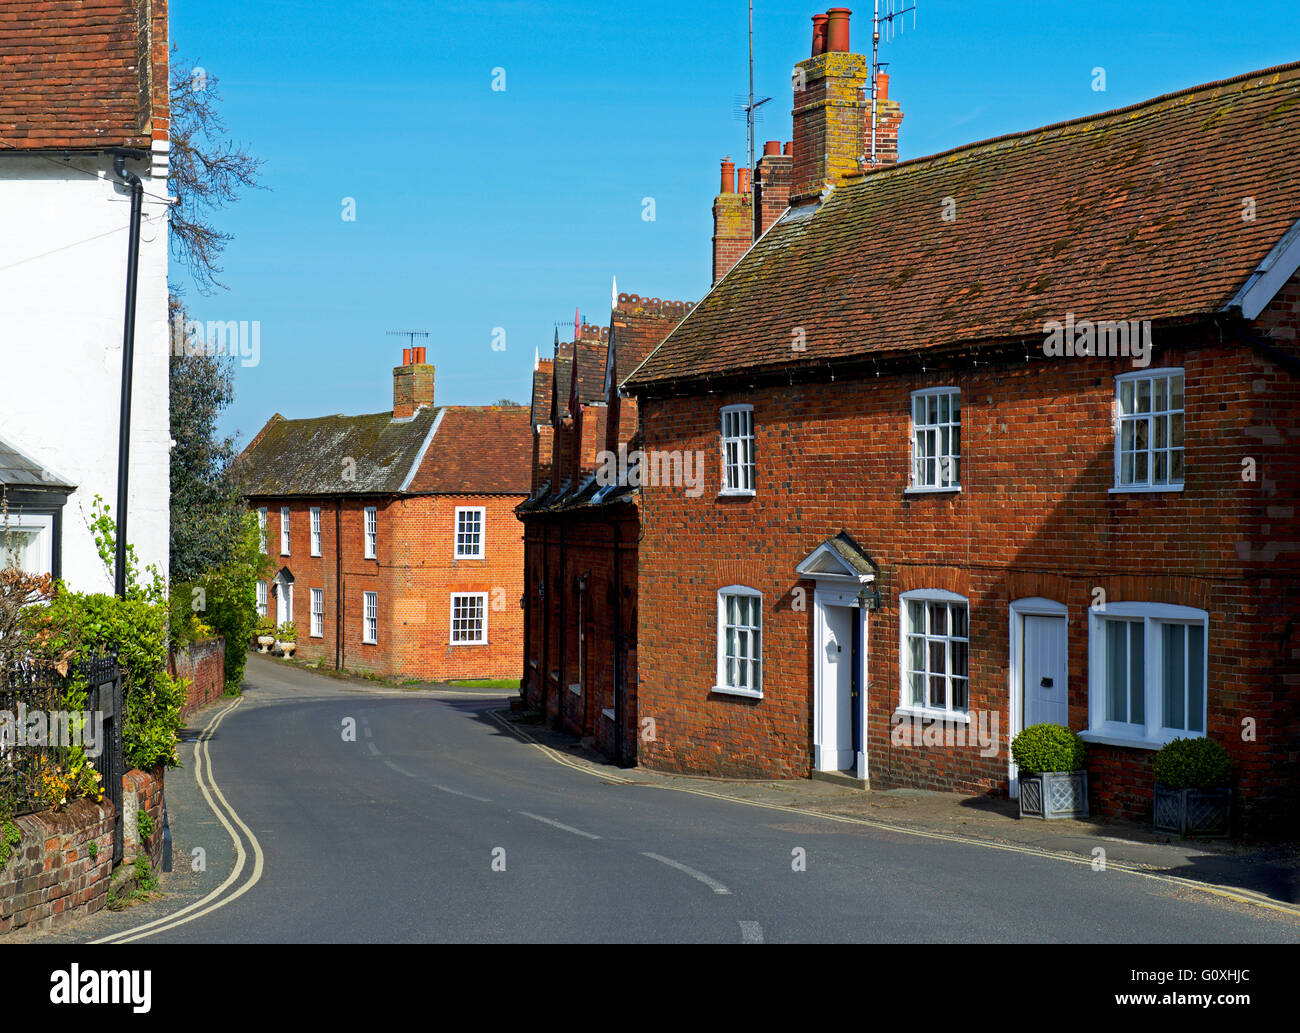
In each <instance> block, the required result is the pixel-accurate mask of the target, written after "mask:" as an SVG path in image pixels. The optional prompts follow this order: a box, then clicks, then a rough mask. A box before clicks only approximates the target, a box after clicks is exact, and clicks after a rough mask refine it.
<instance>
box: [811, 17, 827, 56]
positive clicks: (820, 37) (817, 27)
mask: <svg viewBox="0 0 1300 1033" xmlns="http://www.w3.org/2000/svg"><path fill="white" fill-rule="evenodd" d="M826 20H827V15H824V14H814V15H813V16H812V23H813V40H812V56H813V57H817V56H818V55H819V54H824V53H826Z"/></svg>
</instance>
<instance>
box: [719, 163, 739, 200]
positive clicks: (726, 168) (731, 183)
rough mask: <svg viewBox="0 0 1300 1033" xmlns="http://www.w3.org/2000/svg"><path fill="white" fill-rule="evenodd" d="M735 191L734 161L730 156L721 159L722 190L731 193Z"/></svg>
mask: <svg viewBox="0 0 1300 1033" xmlns="http://www.w3.org/2000/svg"><path fill="white" fill-rule="evenodd" d="M735 191H736V163H735V162H734V161H732V160H731V159H730V158H723V159H722V192H723V193H724V194H732V193H735Z"/></svg>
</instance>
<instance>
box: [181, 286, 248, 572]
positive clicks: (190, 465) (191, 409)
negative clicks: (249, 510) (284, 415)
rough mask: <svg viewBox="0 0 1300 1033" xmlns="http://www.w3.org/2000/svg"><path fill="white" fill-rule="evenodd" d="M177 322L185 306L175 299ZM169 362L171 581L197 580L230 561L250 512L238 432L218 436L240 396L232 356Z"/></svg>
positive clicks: (189, 356) (199, 354)
mask: <svg viewBox="0 0 1300 1033" xmlns="http://www.w3.org/2000/svg"><path fill="white" fill-rule="evenodd" d="M170 300H171V318H172V321H173V325H176V324H177V322H180V323H181V324H182V325H183V323H184V319H185V308H184V306H183V305H182V304H181V302H180V300H179V299H178V298H176V297H174V296H173V297H172V298H171V299H170ZM176 350H177V349H173V354H172V356H171V358H170V360H169V361H170V363H171V415H170V422H171V435H172V440H174V441H175V442H176V445H175V447H174V448H173V449H172V455H171V570H170V574H171V580H172V582H173V583H175V582H189V581H195V580H197V579H198V578H199V577H200V576H202V575H203V573H204V572H205V571H209V570H211V569H212V568H214V567H217V566H220V565H221V564H223V563H226V562H228V561H229V560H230V558H231V556H232V554H233V549H234V541H235V539H236V537H237V536H238V525H239V521H240V519H241V518H242V516H243V514H244V513H245V512H246V508H245V506H244V503H243V500H242V499H241V498H240V495H239V486H238V484H237V483H236V480H235V478H234V476H233V469H232V464H233V463H234V460H235V456H236V454H237V452H236V446H235V439H234V438H233V437H225V438H222V437H218V435H217V431H216V427H217V417H218V415H219V414H220V413H221V410H222V409H224V408H225V407H226V406H228V405H229V404H230V403H231V402H232V401H233V400H234V397H235V385H234V371H233V368H232V361H231V360H230V359H229V358H226V357H223V356H220V355H207V354H204V353H203V352H202V351H201V350H196V353H195V354H188V349H186V352H187V354H183V355H177V354H175V351H176Z"/></svg>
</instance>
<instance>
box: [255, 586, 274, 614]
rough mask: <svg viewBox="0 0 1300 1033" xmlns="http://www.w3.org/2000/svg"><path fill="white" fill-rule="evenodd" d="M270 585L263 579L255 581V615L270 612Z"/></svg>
mask: <svg viewBox="0 0 1300 1033" xmlns="http://www.w3.org/2000/svg"><path fill="white" fill-rule="evenodd" d="M270 607H271V586H270V585H269V584H267V583H266V582H265V581H259V582H258V583H257V615H258V616H259V617H265V616H267V615H268V614H269V613H270Z"/></svg>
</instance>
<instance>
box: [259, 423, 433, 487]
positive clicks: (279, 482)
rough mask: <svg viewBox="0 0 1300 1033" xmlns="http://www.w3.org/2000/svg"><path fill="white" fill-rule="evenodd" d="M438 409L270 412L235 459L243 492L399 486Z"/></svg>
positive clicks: (407, 472)
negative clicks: (404, 414)
mask: <svg viewBox="0 0 1300 1033" xmlns="http://www.w3.org/2000/svg"><path fill="white" fill-rule="evenodd" d="M439 412H440V410H439V409H436V408H434V407H433V406H429V407H427V408H424V409H420V410H418V411H417V412H416V414H415V415H414V416H413V417H412V418H410V419H409V420H395V419H393V414H392V413H391V412H381V413H374V414H372V415H368V416H320V417H317V418H315V419H309V420H286V419H285V418H284V417H283V416H281V415H280V414H279V413H277V414H276V415H274V416H272V417H271V419H270V420H269V421H268V422H267V424H266V426H265V427H263V428H262V431H261V433H259V434H258V435H257V437H255V438H254V439H253V441H252V442H251V443H250V444H249V446H248V448H246V449H245V450H244V452H243V454H242V455H241V456H240V458H239V462H240V465H241V473H242V474H243V476H244V478H245V480H244V484H245V487H244V494H245V495H248V496H267V495H375V494H391V493H395V492H398V491H400V490H401V487H402V484H403V482H404V481H405V480H406V478H407V476H408V475H409V474H410V473H411V470H412V467H413V465H414V464H415V461H416V459H417V457H418V456H419V455H420V448H421V446H422V445H423V444H424V442H425V439H426V438H428V436H429V431H430V430H431V429H432V427H433V424H434V421H435V420H436V419H437V418H438V413H439Z"/></svg>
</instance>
